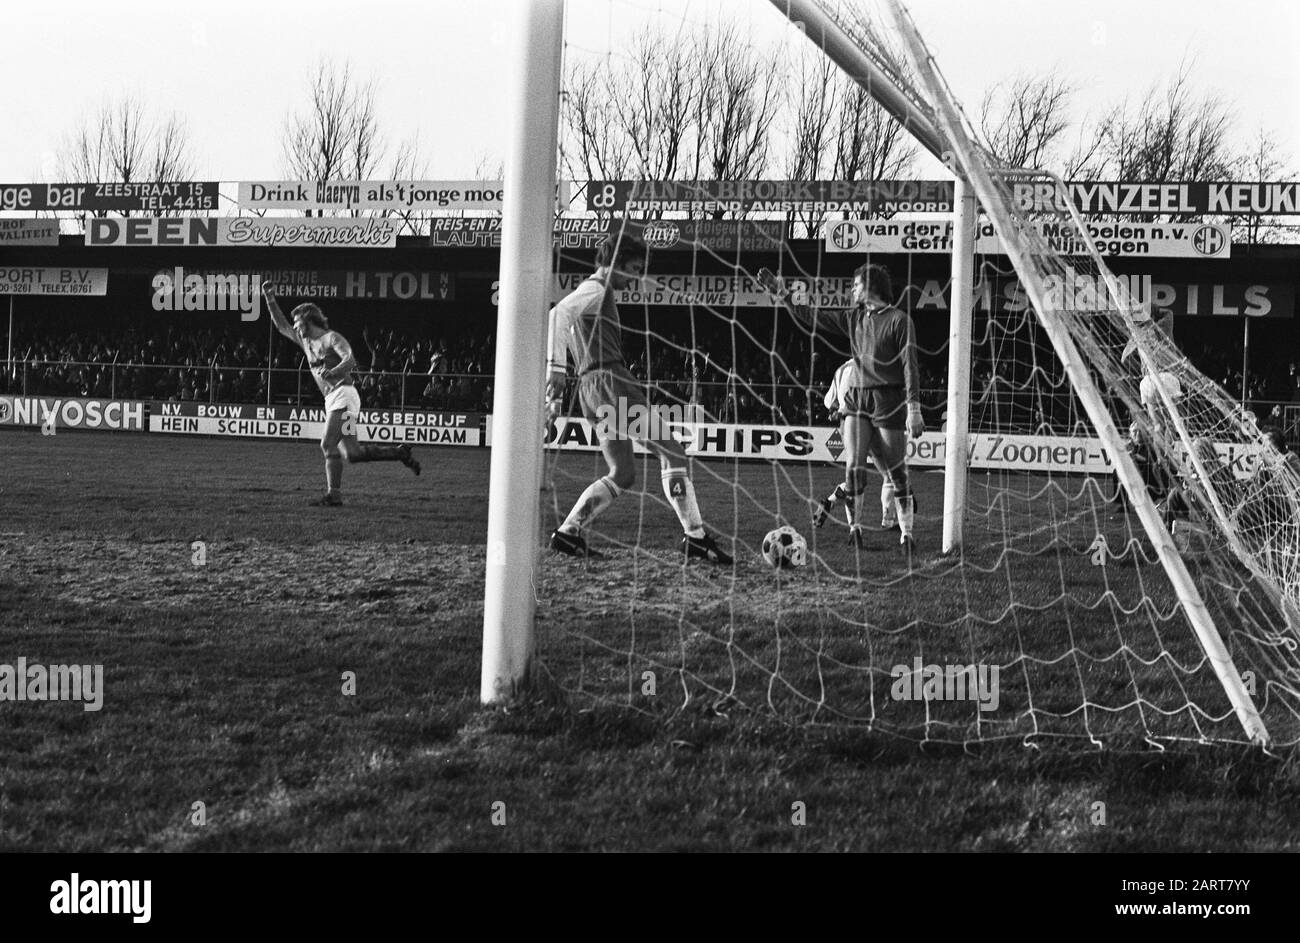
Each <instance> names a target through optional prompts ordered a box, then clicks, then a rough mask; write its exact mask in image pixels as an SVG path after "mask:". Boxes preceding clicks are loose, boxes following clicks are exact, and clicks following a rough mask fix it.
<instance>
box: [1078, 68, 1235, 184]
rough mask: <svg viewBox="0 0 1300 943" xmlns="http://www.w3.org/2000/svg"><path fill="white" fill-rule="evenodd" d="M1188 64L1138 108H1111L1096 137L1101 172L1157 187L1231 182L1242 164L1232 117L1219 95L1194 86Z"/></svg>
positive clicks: (1125, 105)
mask: <svg viewBox="0 0 1300 943" xmlns="http://www.w3.org/2000/svg"><path fill="white" fill-rule="evenodd" d="M1191 71H1192V63H1191V62H1189V61H1184V62H1183V64H1182V65H1181V66H1180V67H1179V70H1178V72H1177V74H1176V75H1174V77H1173V78H1172V79H1170V80H1169V82H1168V84H1167V85H1165V87H1164V88H1158V87H1156V88H1152V89H1151V90H1150V91H1148V92H1147V94H1146V95H1145V97H1143V99H1142V101H1141V102H1139V103H1138V105H1137V106H1136V108H1134V109H1132V110H1130V107H1129V103H1128V102H1127V101H1125V102H1122V103H1121V104H1119V105H1117V106H1116V107H1114V108H1112V109H1111V110H1110V112H1108V113H1107V114H1106V115H1105V116H1104V117H1103V118H1102V119H1101V121H1100V122H1099V123H1098V125H1097V128H1096V131H1095V134H1096V137H1097V139H1098V145H1097V155H1098V160H1097V165H1098V166H1097V168H1096V169H1098V170H1100V171H1101V172H1103V173H1108V174H1113V175H1114V176H1115V178H1116V179H1119V180H1148V181H1152V182H1156V183H1161V182H1166V181H1178V180H1227V179H1229V178H1231V176H1232V173H1233V171H1234V170H1235V169H1236V167H1237V165H1238V164H1239V163H1240V160H1241V158H1240V155H1238V154H1236V153H1234V151H1233V145H1232V130H1233V122H1232V114H1231V111H1230V110H1229V108H1228V106H1227V105H1226V104H1225V103H1224V102H1223V101H1222V100H1221V99H1219V98H1218V97H1217V96H1214V95H1198V94H1197V93H1196V92H1195V91H1194V90H1193V88H1192V86H1191V81H1190V78H1191Z"/></svg>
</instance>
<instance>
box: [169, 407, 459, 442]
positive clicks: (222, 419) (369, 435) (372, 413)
mask: <svg viewBox="0 0 1300 943" xmlns="http://www.w3.org/2000/svg"><path fill="white" fill-rule="evenodd" d="M482 420H483V417H482V416H481V415H480V414H478V413H439V412H426V411H424V410H416V409H365V408H363V409H362V410H361V421H360V422H358V423H357V439H358V440H359V441H361V442H381V443H395V444H402V445H466V446H477V445H479V444H480V443H481V442H482V438H483V437H482ZM149 431H150V432H163V433H176V434H181V435H224V436H236V437H240V438H254V439H313V440H315V439H319V438H320V437H321V435H322V434H323V433H324V432H325V410H324V409H323V408H321V407H319V406H312V407H300V406H244V405H236V404H231V403H151V404H150V405H149Z"/></svg>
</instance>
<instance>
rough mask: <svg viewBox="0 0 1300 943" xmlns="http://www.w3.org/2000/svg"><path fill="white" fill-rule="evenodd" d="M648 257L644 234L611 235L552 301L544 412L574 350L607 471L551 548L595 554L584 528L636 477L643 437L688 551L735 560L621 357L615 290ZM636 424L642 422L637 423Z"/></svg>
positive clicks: (560, 389)
mask: <svg viewBox="0 0 1300 943" xmlns="http://www.w3.org/2000/svg"><path fill="white" fill-rule="evenodd" d="M648 260H649V250H648V249H647V248H646V245H645V243H644V242H642V241H641V240H640V239H638V238H636V237H635V236H630V235H611V236H609V237H608V238H607V239H606V240H605V242H604V244H603V245H602V246H601V247H600V250H599V252H598V253H597V256H596V265H597V268H596V272H595V274H593V275H591V276H590V277H589V278H587V279H586V280H585V281H584V282H583V283H582V284H581V285H579V286H578V287H577V288H575V289H574V290H573V291H572V292H571V293H570V294H569V295H567V296H566V297H565V298H564V299H563V300H562V301H560V303H559V304H557V305H556V306H555V307H554V308H552V309H551V312H550V357H549V361H548V364H547V368H548V375H547V383H546V398H547V412H548V413H549V414H550V415H551V416H556V415H558V414H559V412H560V407H561V399H562V397H563V395H564V379H565V374H566V367H567V359H566V356H571V357H572V358H573V361H574V364H575V366H576V368H577V373H578V400H579V403H580V405H581V406H582V413H583V415H584V416H585V417H586V418H587V420H588V421H590V422H591V423H593V424H594V425H595V426H596V431H597V433H598V434H599V436H600V449H601V452H602V453H603V454H604V456H605V462H606V464H607V465H608V466H609V474H608V475H605V476H604V477H602V478H599V479H597V480H596V481H594V482H592V483H591V484H590V485H588V486H587V489H586V490H585V491H583V493H582V495H581V496H580V497H579V498H578V501H577V503H576V504H574V506H573V509H572V510H571V511H570V512H569V516H568V517H566V518H565V519H564V523H562V524H561V525H560V526H559V527H558V528H557V529H556V530H555V532H554V533H552V534H551V541H550V545H551V549H552V550H555V551H558V552H560V553H564V554H568V555H570V556H583V557H586V556H596V555H597V554H595V553H593V552H592V551H591V550H589V549H588V547H587V541H586V538H585V537H583V531H584V530H586V528H587V527H589V526H590V525H591V522H592V521H593V520H595V519H596V517H597V516H598V515H599V514H601V513H602V512H604V511H605V510H606V509H607V508H608V507H609V506H610V505H611V504H613V503H614V501H615V499H617V498H618V496H619V495H621V494H622V493H623V492H624V491H626V490H627V489H628V488H630V487H632V485H633V484H634V483H635V482H636V463H635V456H634V453H633V449H632V443H633V441H634V440H639V441H641V442H642V443H643V444H644V445H645V446H646V447H647V448H649V449H650V450H651V451H653V452H654V453H655V454H657V455H658V456H659V463H660V469H661V470H660V480H661V481H662V482H663V489H664V495H665V497H667V498H668V503H669V504H670V505H672V508H673V510H674V511H676V512H677V519H678V520H679V521H680V522H681V525H682V530H683V531H685V534H684V536H683V537H682V553H683V554H684V556H685V558H686V559H688V560H689V559H691V558H692V557H698V558H701V559H705V560H709V561H711V562H713V563H720V564H723V565H730V564H731V562H732V560H731V557H730V556H729V555H728V554H727V553H726V552H724V551H723V550H722V548H720V547H719V546H718V544H717V542H716V541H715V540H714V539H713V537H712V536H710V535H709V534H707V533H705V530H704V521H703V519H702V518H701V516H700V509H699V506H698V504H697V503H696V500H695V486H694V485H693V484H692V483H691V478H690V473H689V471H688V470H687V459H686V450H685V449H683V448H682V445H681V443H680V442H678V441H677V440H676V439H674V438H672V436H671V435H670V434H669V433H668V430H667V429H666V428H661V427H660V425H659V424H658V423H656V422H654V421H653V419H652V417H651V414H650V406H649V401H648V399H647V397H646V394H645V390H644V389H643V388H642V386H641V384H640V382H638V381H637V379H636V378H635V377H634V376H632V372H631V371H630V370H629V369H628V368H627V363H626V361H625V360H624V358H623V327H622V322H621V320H620V318H619V313H618V306H617V305H616V304H615V302H614V292H616V291H622V290H623V289H625V288H627V287H628V286H629V285H631V284H632V283H633V282H635V281H637V280H638V279H640V278H641V276H642V275H644V274H645V269H646V264H647V262H648ZM629 420H631V421H630V422H629ZM638 420H640V421H639V422H638ZM646 420H651V421H649V422H646ZM638 425H640V426H641V428H640V429H637V428H635V427H636V426H638ZM647 426H648V428H647Z"/></svg>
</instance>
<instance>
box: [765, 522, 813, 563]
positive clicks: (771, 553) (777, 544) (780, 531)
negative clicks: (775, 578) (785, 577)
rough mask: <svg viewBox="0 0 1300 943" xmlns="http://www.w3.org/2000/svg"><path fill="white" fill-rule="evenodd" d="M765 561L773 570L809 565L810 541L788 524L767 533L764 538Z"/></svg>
mask: <svg viewBox="0 0 1300 943" xmlns="http://www.w3.org/2000/svg"><path fill="white" fill-rule="evenodd" d="M763 560H764V561H765V562H766V563H767V565H768V566H770V567H772V568H773V569H782V568H784V567H792V566H806V565H807V564H808V541H806V540H804V539H803V537H802V536H800V534H799V532H798V531H797V530H795V529H794V528H793V527H791V526H790V525H789V524H786V525H785V526H784V527H778V528H777V529H776V530H770V531H768V532H767V536H766V537H764V538H763Z"/></svg>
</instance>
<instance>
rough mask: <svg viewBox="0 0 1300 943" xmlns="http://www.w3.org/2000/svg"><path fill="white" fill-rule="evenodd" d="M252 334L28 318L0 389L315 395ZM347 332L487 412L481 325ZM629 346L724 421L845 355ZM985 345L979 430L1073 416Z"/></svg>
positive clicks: (678, 333)
mask: <svg viewBox="0 0 1300 943" xmlns="http://www.w3.org/2000/svg"><path fill="white" fill-rule="evenodd" d="M83 323H84V322H83ZM710 328H711V330H710ZM250 336H251V335H250V332H248V331H247V330H246V329H245V330H242V331H241V330H240V329H239V328H238V327H236V326H225V327H208V328H199V329H193V328H181V327H178V326H177V325H176V324H174V323H172V324H168V323H165V322H159V323H152V324H150V323H148V322H137V323H132V324H130V325H125V326H117V327H113V326H107V327H104V326H101V327H96V328H92V329H87V328H85V327H84V326H70V325H60V324H58V323H56V322H32V323H31V324H29V325H24V326H23V327H22V329H21V331H16V332H15V338H14V362H13V364H12V366H11V368H10V369H9V370H6V371H3V375H2V376H0V390H2V391H4V392H27V393H29V394H40V395H50V396H85V397H110V396H111V397H116V398H119V399H147V400H162V401H169V400H170V401H182V402H185V401H197V402H224V403H266V402H270V403H293V404H299V405H314V404H318V403H319V402H320V394H319V392H318V391H317V390H316V387H315V384H314V383H313V382H312V379H311V377H310V376H309V374H308V372H307V370H306V366H305V363H304V362H303V357H302V355H301V353H300V352H299V351H297V350H295V349H294V348H293V347H292V345H290V344H286V343H280V342H276V343H273V344H272V346H271V349H270V351H269V353H268V350H267V343H268V340H267V338H266V335H260V338H259V340H257V341H255V340H251V339H250ZM351 339H352V342H353V345H354V352H355V355H356V359H357V363H358V372H357V375H356V376H357V384H358V387H359V388H360V391H361V393H362V398H363V402H364V403H365V404H366V405H367V406H368V407H373V408H388V407H397V406H405V407H409V408H424V409H444V410H466V411H490V410H491V407H492V373H493V370H494V344H493V337H492V335H491V334H490V333H487V332H482V333H474V332H472V331H461V332H460V333H440V332H439V331H438V330H437V329H436V326H433V325H431V326H428V327H426V328H425V329H423V330H421V329H403V328H397V327H389V326H383V327H381V326H373V327H370V326H368V327H365V328H363V329H361V330H360V331H358V332H356V334H355V335H353V336H352V337H351ZM625 340H626V344H625V347H626V352H627V354H628V356H629V366H630V368H631V369H632V371H633V373H634V374H635V375H637V376H638V377H640V378H641V379H644V380H647V381H649V382H650V383H652V384H653V385H654V387H655V390H656V392H657V393H658V398H659V400H660V401H662V402H664V403H665V404H681V405H685V404H688V403H693V404H695V405H697V406H698V407H700V408H701V409H702V411H703V412H704V414H705V415H708V416H710V417H716V418H718V419H720V420H722V421H733V422H763V423H780V424H788V425H802V424H809V423H821V422H824V421H825V417H826V414H825V410H824V408H823V406H822V396H823V394H824V392H825V389H826V386H827V385H828V384H829V382H830V380H831V377H832V376H833V375H834V372H835V369H836V368H837V367H838V366H839V364H840V363H842V362H843V359H844V356H845V354H844V351H843V350H840V349H836V348H833V347H830V346H826V345H823V343H822V342H821V341H818V343H817V344H816V345H815V346H814V345H813V344H812V343H811V342H810V339H809V338H808V336H807V335H805V334H803V333H802V332H798V331H791V334H790V336H789V337H787V338H783V339H782V340H781V342H780V343H778V344H777V346H776V349H775V350H772V349H771V342H770V340H769V341H767V343H766V344H765V343H764V339H761V338H759V337H755V336H753V335H750V334H748V333H747V332H746V331H745V330H744V329H743V326H737V325H736V324H726V323H717V324H713V325H696V327H695V329H694V330H691V329H689V328H682V327H679V328H676V329H673V328H668V327H665V326H663V325H657V326H656V328H655V329H654V330H653V331H652V332H649V333H648V332H647V331H646V330H645V329H644V328H642V329H640V330H638V329H637V328H636V327H629V328H628V329H627V331H626V337H625ZM277 341H278V339H277ZM988 353H989V352H982V351H980V350H977V351H976V362H975V364H974V366H973V370H972V380H973V382H972V407H971V415H972V418H973V420H974V421H975V423H976V425H977V426H987V427H989V428H997V429H1003V430H1010V429H1015V430H1020V431H1038V430H1040V429H1042V428H1043V427H1044V426H1047V427H1054V428H1055V427H1062V426H1065V425H1069V424H1071V423H1073V422H1074V421H1075V419H1077V417H1078V404H1077V402H1075V401H1074V399H1073V397H1072V396H1071V395H1070V394H1069V391H1068V390H1066V389H1065V388H1064V386H1063V385H1061V386H1059V388H1054V387H1052V386H1051V383H1050V382H1045V381H1044V377H1043V375H1042V374H1039V375H1038V376H1025V375H1022V374H1024V373H1025V371H1024V370H1023V369H1021V368H1023V367H1026V366H1030V367H1032V363H1031V361H1032V358H1030V357H1027V356H1026V355H1025V354H1024V352H1023V351H1021V352H1020V354H1019V355H1018V356H1016V357H1008V356H1003V357H1001V358H998V357H993V356H989V355H988ZM1189 356H1190V358H1191V359H1192V361H1193V363H1196V364H1197V365H1198V367H1199V368H1200V369H1201V370H1202V372H1204V373H1206V374H1207V375H1208V376H1209V377H1210V378H1211V379H1213V380H1215V381H1216V382H1219V383H1220V384H1221V385H1222V386H1223V387H1224V388H1225V389H1227V390H1228V391H1229V392H1230V393H1239V391H1240V385H1241V364H1240V361H1239V359H1238V360H1237V361H1236V362H1234V360H1233V358H1232V356H1231V353H1230V352H1228V351H1225V350H1224V348H1223V347H1222V346H1215V345H1212V344H1204V345H1198V346H1195V347H1193V348H1192V349H1191V350H1190V351H1189ZM1260 359H1261V360H1262V359H1263V358H1260ZM1022 361H1023V363H1022ZM919 367H920V372H921V390H922V394H921V398H922V405H923V407H924V410H925V413H926V420H927V425H929V426H930V427H931V428H937V427H938V426H939V424H940V422H941V421H942V415H943V410H944V407H945V405H946V391H945V377H946V351H945V350H936V351H926V350H924V349H923V350H922V352H921V356H920V357H919ZM268 368H269V370H268ZM1031 372H1032V370H1031ZM268 376H269V377H270V387H271V388H270V391H269V395H268V390H267V382H268ZM1049 379H1050V378H1049ZM1247 397H1248V399H1249V400H1251V401H1255V402H1264V401H1269V402H1270V404H1271V403H1272V402H1282V403H1286V402H1295V403H1297V404H1300V365H1297V363H1294V362H1286V361H1279V360H1276V359H1275V358H1270V359H1269V362H1266V363H1261V364H1260V365H1259V369H1258V371H1254V370H1252V374H1251V378H1250V389H1249V390H1248V391H1247ZM1264 412H1268V407H1267V406H1265V407H1264ZM1261 415H1263V413H1261Z"/></svg>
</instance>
